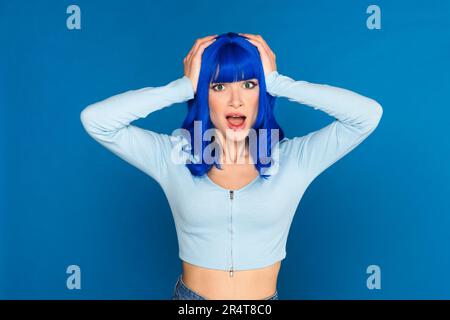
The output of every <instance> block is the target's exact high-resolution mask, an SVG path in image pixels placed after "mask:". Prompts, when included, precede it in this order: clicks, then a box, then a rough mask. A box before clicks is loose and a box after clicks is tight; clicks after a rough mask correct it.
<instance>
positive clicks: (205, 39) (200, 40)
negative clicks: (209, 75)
mask: <svg viewBox="0 0 450 320" xmlns="http://www.w3.org/2000/svg"><path fill="white" fill-rule="evenodd" d="M216 36H217V34H214V35H211V36H206V37H203V38H200V39H197V40H196V41H195V43H194V45H193V46H192V48H191V50H190V51H189V53H188V54H187V56H186V58H187V59H190V58H191V56H192V54H193V53H194V52H195V51H196V50H197V48H198V47H199V46H200V45H201V44H202V43H204V42H205V41H208V40H210V39H212V38H215V37H216Z"/></svg>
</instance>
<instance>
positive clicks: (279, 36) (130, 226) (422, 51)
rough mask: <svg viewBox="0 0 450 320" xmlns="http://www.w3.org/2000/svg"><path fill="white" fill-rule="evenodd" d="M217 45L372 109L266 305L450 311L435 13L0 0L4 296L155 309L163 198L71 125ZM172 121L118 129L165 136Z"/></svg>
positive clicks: (439, 22) (446, 52) (407, 8)
mask: <svg viewBox="0 0 450 320" xmlns="http://www.w3.org/2000/svg"><path fill="white" fill-rule="evenodd" d="M226 32H243V33H251V34H260V35H262V36H263V38H264V39H265V40H266V41H267V42H268V44H269V45H270V47H271V48H272V50H273V51H274V52H275V53H276V57H277V66H278V70H279V72H280V73H282V74H285V75H287V76H290V77H292V78H294V79H297V80H306V81H310V82H313V83H322V84H329V85H333V86H338V87H343V88H347V89H350V90H353V91H355V92H358V93H360V94H362V95H365V96H368V97H371V98H373V99H375V100H377V101H378V102H379V103H380V104H381V105H382V106H383V117H382V119H381V122H380V123H379V125H378V127H377V129H376V130H375V131H374V132H373V134H371V135H370V136H369V137H368V138H367V140H365V141H364V142H363V143H362V144H361V145H360V146H359V147H358V148H356V149H355V150H354V151H353V152H351V153H350V154H348V155H346V156H345V157H344V158H342V159H341V160H339V161H338V162H336V163H335V164H334V165H333V166H332V167H330V168H328V169H327V170H326V171H325V172H323V173H322V174H321V175H320V176H319V177H318V178H317V179H316V180H314V182H313V183H312V184H311V185H310V186H309V188H308V189H307V191H306V193H305V194H304V197H303V199H302V200H301V202H300V205H299V207H298V209H297V211H296V213H295V216H294V219H293V221H292V225H291V229H290V233H289V238H288V242H287V258H286V259H284V260H283V262H282V269H281V272H280V274H279V281H278V292H279V295H280V299H412V298H414V299H422V298H424V299H430V298H437V299H444V298H446V299H449V298H450V274H449V272H448V270H449V269H450V250H449V244H450V232H449V230H450V204H449V200H448V195H449V193H450V188H449V183H448V181H449V180H450V170H449V163H450V148H449V147H450V143H449V133H448V121H449V120H448V117H449V116H450V106H449V102H448V94H449V92H450V65H449V57H450V2H449V1H444V0H442V1H438V0H435V1H419V0H411V1H387V0H386V1H385V0H376V1H359V0H358V1H356V0H345V1H325V0H320V1H292V0H289V1H287V0H279V1H233V0H232V1H224V2H211V1H153V0H149V1H144V0H133V1H122V0H109V1H106V0H105V1H85V0H79V1H75V2H72V1H50V0H45V1H4V0H3V1H1V2H0V39H1V40H0V41H1V50H0V108H1V109H0V110H1V116H0V128H1V134H0V298H1V299H168V298H170V296H171V294H172V291H173V285H174V283H175V280H176V278H177V276H178V275H179V273H180V272H181V261H180V259H179V257H178V243H177V235H176V232H175V226H174V221H173V217H172V214H171V210H170V208H169V205H168V202H167V199H166V197H165V195H164V192H163V191H162V189H161V187H160V186H159V185H158V184H157V183H156V181H155V180H153V179H152V178H151V177H150V176H148V175H146V174H144V173H143V172H141V171H139V170H137V169H136V168H135V167H133V166H130V165H129V164H127V163H126V162H125V161H123V160H122V159H120V158H119V157H116V156H114V155H113V154H112V153H111V152H110V151H108V150H107V149H105V148H103V147H102V146H101V145H100V144H98V143H97V142H96V141H94V140H93V139H92V138H91V137H89V135H88V134H87V133H86V131H85V130H84V128H83V126H82V123H81V121H80V113H81V111H82V110H83V109H84V108H85V107H86V106H88V105H90V104H92V103H94V102H97V101H100V100H103V99H106V98H107V97H110V96H112V95H115V94H119V93H123V92H125V91H127V90H131V89H139V88H143V87H148V86H151V87H154V86H162V85H165V84H167V83H169V82H170V81H173V80H175V79H177V78H180V77H182V76H183V58H184V57H185V56H186V54H187V53H188V51H189V49H190V48H191V47H192V45H193V43H194V42H195V40H196V39H198V38H201V37H204V36H206V35H210V34H222V33H226ZM186 111H187V104H186V103H179V104H175V105H174V106H172V107H170V108H165V109H163V110H160V111H158V112H155V113H152V114H151V115H150V116H149V117H147V118H145V119H139V120H138V121H136V122H134V123H133V124H135V125H138V126H140V127H143V128H146V129H151V130H153V131H156V132H160V133H167V134H170V133H171V132H172V131H173V130H175V129H176V128H179V127H180V126H181V123H182V121H183V119H184V117H185V115H186ZM275 114H276V117H277V120H278V121H279V123H280V125H281V126H282V128H283V130H284V132H285V134H286V136H287V137H294V136H301V135H304V134H307V133H308V132H311V131H313V130H317V129H319V128H321V127H323V126H325V125H327V124H328V123H330V122H331V121H333V120H334V119H333V118H332V117H330V116H328V115H327V114H325V113H323V112H319V111H316V110H313V109H312V108H308V107H306V106H302V105H300V104H297V103H294V102H291V101H289V100H288V99H281V98H280V99H278V100H277V102H276V107H275ZM275 200H276V199H275Z"/></svg>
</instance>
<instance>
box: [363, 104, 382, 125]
mask: <svg viewBox="0 0 450 320" xmlns="http://www.w3.org/2000/svg"><path fill="white" fill-rule="evenodd" d="M368 110H370V112H369V113H368V118H367V127H368V129H369V130H370V131H372V130H375V128H376V127H378V124H379V123H380V121H381V117H382V116H383V107H382V106H381V104H380V103H379V102H378V101H376V100H373V99H371V102H370V104H369V108H368Z"/></svg>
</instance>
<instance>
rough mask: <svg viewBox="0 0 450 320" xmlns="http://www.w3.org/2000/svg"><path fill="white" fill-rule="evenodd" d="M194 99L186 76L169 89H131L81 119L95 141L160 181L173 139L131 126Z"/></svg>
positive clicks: (85, 112) (94, 106) (89, 108)
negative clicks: (133, 122) (157, 111)
mask: <svg viewBox="0 0 450 320" xmlns="http://www.w3.org/2000/svg"><path fill="white" fill-rule="evenodd" d="M193 97H194V91H193V87H192V82H191V80H190V79H189V78H188V77H186V76H183V77H182V78H179V79H177V80H174V81H172V82H170V83H168V84H166V85H165V86H160V87H145V88H142V89H138V90H129V91H126V92H124V93H121V94H118V95H114V96H112V97H109V98H107V99H105V100H103V101H99V102H96V103H94V104H91V105H89V106H87V107H86V108H85V109H84V110H83V111H82V112H81V115H80V118H81V122H82V124H83V127H84V128H85V130H86V131H87V133H88V134H89V135H90V136H91V137H92V138H93V139H95V140H96V141H97V142H99V143H100V144H101V145H103V146H104V147H106V148H107V149H109V150H110V151H112V152H113V153H114V154H116V155H117V156H119V157H120V158H122V159H123V160H125V161H127V162H128V163H130V164H131V165H133V166H135V167H137V168H138V169H140V170H141V171H143V172H145V173H147V174H148V175H150V176H151V177H153V178H154V179H155V180H157V181H158V182H159V181H160V180H161V179H162V177H163V176H164V171H163V170H164V169H165V168H167V166H166V165H167V161H170V158H169V156H170V151H171V150H170V146H171V144H170V142H171V141H170V136H169V135H167V134H162V133H156V132H154V131H150V130H145V129H142V128H139V127H137V126H133V125H131V124H130V123H131V122H132V121H134V120H137V119H139V118H144V117H146V116H147V115H148V114H150V113H152V112H154V111H156V110H159V109H162V108H164V107H168V106H170V105H172V104H174V103H180V102H183V101H186V100H189V99H192V98H193Z"/></svg>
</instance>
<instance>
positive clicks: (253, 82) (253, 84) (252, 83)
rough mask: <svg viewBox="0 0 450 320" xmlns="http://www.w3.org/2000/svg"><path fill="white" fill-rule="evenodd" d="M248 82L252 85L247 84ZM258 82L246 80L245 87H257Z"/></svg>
mask: <svg viewBox="0 0 450 320" xmlns="http://www.w3.org/2000/svg"><path fill="white" fill-rule="evenodd" d="M247 84H250V87H248V86H246V85H247ZM257 85H258V84H257V83H256V82H255V81H245V82H244V87H245V88H246V89H253V88H254V87H256V86H257Z"/></svg>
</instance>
